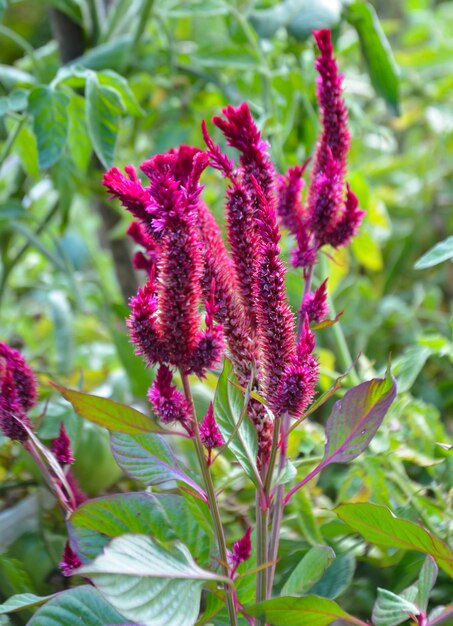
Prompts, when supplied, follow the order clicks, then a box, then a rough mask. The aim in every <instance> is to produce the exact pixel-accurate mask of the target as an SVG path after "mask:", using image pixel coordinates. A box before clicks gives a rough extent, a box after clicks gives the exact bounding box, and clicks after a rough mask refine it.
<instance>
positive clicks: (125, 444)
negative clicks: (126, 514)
mask: <svg viewBox="0 0 453 626" xmlns="http://www.w3.org/2000/svg"><path fill="white" fill-rule="evenodd" d="M111 446H112V452H113V455H114V457H115V459H116V462H117V463H118V465H119V466H120V467H121V469H122V470H123V471H124V472H126V474H128V475H129V476H131V478H135V479H136V480H140V481H141V482H143V483H145V484H146V485H160V484H162V483H166V482H168V481H173V480H176V481H179V482H183V483H185V484H186V485H189V486H190V487H191V488H192V489H195V491H196V492H197V493H199V494H200V495H202V496H203V497H205V493H204V491H203V489H202V488H201V487H200V486H199V485H198V484H197V483H196V482H195V481H194V480H193V479H192V478H191V477H190V476H189V475H188V474H187V473H186V470H185V468H183V467H182V466H181V464H180V463H179V461H178V459H177V458H176V456H175V454H174V453H173V451H172V449H171V448H170V446H169V445H168V443H167V442H166V441H165V439H164V438H163V437H162V436H160V435H152V434H146V435H126V434H123V433H114V434H112V435H111Z"/></svg>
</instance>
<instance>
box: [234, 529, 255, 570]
mask: <svg viewBox="0 0 453 626" xmlns="http://www.w3.org/2000/svg"><path fill="white" fill-rule="evenodd" d="M251 534H252V529H251V528H248V529H247V532H246V533H245V535H244V536H243V537H242V538H241V539H239V541H236V543H235V544H234V545H233V549H232V551H231V554H230V559H231V563H232V566H233V571H235V570H236V569H237V567H238V565H239V564H240V563H243V562H244V561H247V560H248V559H249V558H250V556H251V554H252V541H251Z"/></svg>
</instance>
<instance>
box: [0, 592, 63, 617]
mask: <svg viewBox="0 0 453 626" xmlns="http://www.w3.org/2000/svg"><path fill="white" fill-rule="evenodd" d="M54 595H55V594H54ZM54 595H50V596H36V595H35V594H34V593H18V594H16V595H15V596H11V598H8V600H6V602H4V603H3V604H0V615H4V614H5V613H15V612H16V611H21V610H22V609H30V608H32V607H34V606H38V605H40V604H44V602H47V601H48V600H50V598H53V597H54Z"/></svg>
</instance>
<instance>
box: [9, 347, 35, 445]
mask: <svg viewBox="0 0 453 626" xmlns="http://www.w3.org/2000/svg"><path fill="white" fill-rule="evenodd" d="M35 403H36V378H35V375H34V373H33V371H32V369H31V368H30V366H29V365H28V363H27V362H26V361H25V359H24V358H23V356H22V355H21V354H20V352H18V351H17V350H14V349H13V348H11V347H10V346H9V345H8V344H7V343H4V342H0V429H1V430H2V431H3V433H4V434H5V435H6V436H7V437H9V438H10V439H13V440H16V441H20V442H21V443H25V441H27V439H28V434H27V431H26V428H24V426H25V427H27V428H31V422H30V419H29V417H28V415H27V411H28V410H29V409H30V408H31V407H32V406H34V405H35Z"/></svg>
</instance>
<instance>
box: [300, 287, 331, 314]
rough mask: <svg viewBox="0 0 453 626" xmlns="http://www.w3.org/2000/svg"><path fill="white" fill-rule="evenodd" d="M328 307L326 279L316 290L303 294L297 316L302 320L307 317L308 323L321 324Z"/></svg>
mask: <svg viewBox="0 0 453 626" xmlns="http://www.w3.org/2000/svg"><path fill="white" fill-rule="evenodd" d="M328 311H329V307H328V305H327V278H326V280H325V281H324V282H323V283H321V285H320V286H319V287H318V289H317V290H316V291H315V292H313V291H309V292H308V293H306V294H305V296H304V299H303V301H302V306H301V307H300V313H299V315H300V316H301V318H304V317H305V315H307V317H308V321H309V322H316V323H318V324H319V322H322V320H323V319H325V318H326V317H327V313H328Z"/></svg>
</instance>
